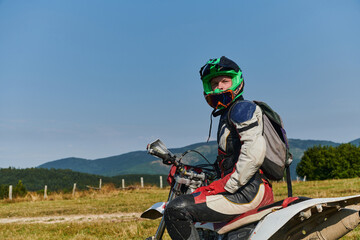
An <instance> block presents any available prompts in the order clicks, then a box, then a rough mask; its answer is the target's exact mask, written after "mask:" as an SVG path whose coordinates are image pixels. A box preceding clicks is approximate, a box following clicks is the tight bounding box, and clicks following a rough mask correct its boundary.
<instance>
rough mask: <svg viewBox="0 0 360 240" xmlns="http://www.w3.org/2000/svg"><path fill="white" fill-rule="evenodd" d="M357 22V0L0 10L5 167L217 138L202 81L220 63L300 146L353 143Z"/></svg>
mask: <svg viewBox="0 0 360 240" xmlns="http://www.w3.org/2000/svg"><path fill="white" fill-rule="evenodd" d="M359 24H360V2H359V1H356V0H353V1H351V0H349V1H334V0H318V1H312V0H303V1H288V0H283V1H278V0H274V1H266V0H264V1H256V0H255V1H245V0H244V1H235V0H234V1H221V2H220V1H211V0H206V1H205V0H200V1H177V2H176V1H147V0H143V1H138V0H134V1H115V0H114V1H111V0H107V1H100V0H98V1H93V0H76V1H74V0H61V1H60V0H58V1H47V0H32V1H27V0H18V1H16V0H15V1H14V0H2V1H1V0H0V167H8V166H13V167H21V168H25V167H35V166H38V165H40V164H42V163H45V162H47V161H52V160H56V159H60V158H66V157H81V158H87V159H96V158H102V157H108V156H113V155H118V154H122V153H126V152H129V151H135V150H145V147H146V144H147V143H148V142H150V141H152V140H155V139H157V138H160V139H162V140H163V141H164V142H165V144H166V145H167V146H168V147H182V146H185V145H189V144H192V143H197V142H203V141H206V139H207V135H208V129H209V123H210V112H211V108H210V107H209V106H208V105H207V104H206V102H205V100H204V98H203V95H202V85H201V81H200V79H199V74H198V71H199V68H200V67H201V66H202V65H203V64H204V63H205V62H206V61H207V60H208V59H209V58H214V57H220V56H222V55H225V56H227V57H229V58H231V59H233V60H234V61H236V62H237V63H238V64H239V66H240V67H241V68H242V70H243V72H244V77H245V92H244V97H245V98H247V99H249V100H262V101H265V102H267V103H268V104H269V105H270V106H272V107H273V108H274V109H275V110H277V111H278V112H279V113H280V115H281V116H282V118H283V120H284V123H285V127H286V129H287V132H288V137H289V138H299V139H315V140H330V141H334V142H339V143H342V142H349V141H352V140H354V139H357V138H359V137H360V108H359V103H360V94H359V90H360V79H359V70H360V27H359V26H360V25H359ZM216 124H217V120H216V119H215V121H214V123H213V134H212V139H215V136H216Z"/></svg>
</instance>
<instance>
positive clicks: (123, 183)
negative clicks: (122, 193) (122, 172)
mask: <svg viewBox="0 0 360 240" xmlns="http://www.w3.org/2000/svg"><path fill="white" fill-rule="evenodd" d="M121 186H122V189H125V179H121Z"/></svg>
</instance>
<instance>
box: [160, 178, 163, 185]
mask: <svg viewBox="0 0 360 240" xmlns="http://www.w3.org/2000/svg"><path fill="white" fill-rule="evenodd" d="M160 188H163V181H162V176H160Z"/></svg>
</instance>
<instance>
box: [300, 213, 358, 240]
mask: <svg viewBox="0 0 360 240" xmlns="http://www.w3.org/2000/svg"><path fill="white" fill-rule="evenodd" d="M359 223H360V212H359V211H356V210H354V209H347V208H344V209H341V210H339V211H338V212H337V213H335V214H333V215H331V216H329V217H328V218H326V217H325V218H324V219H323V222H322V223H320V224H319V225H317V226H316V227H315V228H313V229H311V232H309V233H308V234H307V233H306V232H303V233H302V234H304V235H306V237H304V238H302V239H303V240H310V239H312V240H313V239H321V240H323V239H324V240H325V239H326V240H331V239H339V238H341V237H342V236H344V235H345V234H347V233H348V232H350V231H352V230H354V229H355V228H356V227H357V225H358V224H359ZM304 231H305V230H304Z"/></svg>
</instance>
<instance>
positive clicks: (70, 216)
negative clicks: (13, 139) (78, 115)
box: [0, 178, 360, 240]
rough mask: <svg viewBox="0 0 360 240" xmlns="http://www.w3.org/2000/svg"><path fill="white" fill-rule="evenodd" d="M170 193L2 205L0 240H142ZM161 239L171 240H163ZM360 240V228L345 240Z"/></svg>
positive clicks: (334, 192) (351, 186)
mask: <svg viewBox="0 0 360 240" xmlns="http://www.w3.org/2000/svg"><path fill="white" fill-rule="evenodd" d="M273 189H274V193H275V200H280V199H283V198H285V197H286V194H287V192H286V191H287V190H286V183H283V182H279V183H273ZM168 191H169V189H168V188H167V189H159V188H156V187H154V188H144V189H141V188H133V189H130V190H119V189H115V188H113V187H111V186H106V187H104V188H103V189H102V190H101V191H85V192H78V193H76V195H75V196H74V197H73V196H72V195H71V194H52V195H49V197H48V199H47V200H43V199H42V196H40V195H36V194H35V193H30V194H28V195H27V196H26V197H25V198H18V199H14V200H13V201H9V200H2V201H0V204H1V207H0V239H14V240H16V239H19V240H20V239H29V240H30V239H31V240H34V239H145V238H146V237H148V236H151V235H153V234H154V233H155V232H156V229H157V224H158V223H159V220H157V221H151V220H145V219H140V218H139V214H140V213H141V212H142V211H144V210H145V209H147V208H148V207H149V206H151V205H152V204H153V203H156V202H160V201H164V200H166V198H167V194H168ZM355 194H360V178H356V179H345V180H329V181H308V182H293V195H294V196H307V197H313V198H317V197H338V196H347V195H355ZM164 239H170V238H169V237H168V235H165V237H164ZM342 239H343V240H349V239H360V227H358V228H357V229H355V231H353V232H351V233H350V234H348V235H347V236H345V237H344V238H342Z"/></svg>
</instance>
